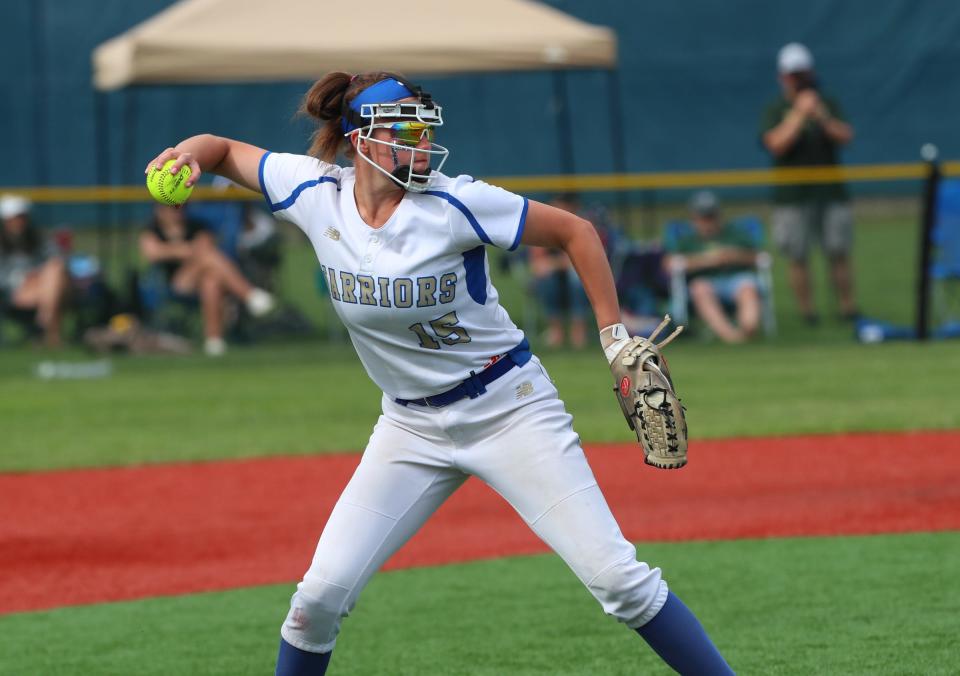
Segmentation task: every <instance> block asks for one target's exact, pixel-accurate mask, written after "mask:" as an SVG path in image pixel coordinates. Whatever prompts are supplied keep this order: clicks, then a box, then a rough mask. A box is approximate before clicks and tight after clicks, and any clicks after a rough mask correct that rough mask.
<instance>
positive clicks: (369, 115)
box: [344, 79, 450, 192]
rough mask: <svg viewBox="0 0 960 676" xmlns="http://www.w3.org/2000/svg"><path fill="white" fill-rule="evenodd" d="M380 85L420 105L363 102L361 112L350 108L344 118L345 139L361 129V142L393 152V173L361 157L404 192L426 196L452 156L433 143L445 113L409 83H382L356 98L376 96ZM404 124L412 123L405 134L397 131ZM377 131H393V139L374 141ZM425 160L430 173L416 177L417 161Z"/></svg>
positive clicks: (388, 81) (366, 157)
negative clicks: (417, 131) (424, 140)
mask: <svg viewBox="0 0 960 676" xmlns="http://www.w3.org/2000/svg"><path fill="white" fill-rule="evenodd" d="M381 85H385V87H389V88H390V89H391V91H390V92H389V93H390V94H392V95H394V96H397V95H399V96H402V97H403V98H407V97H408V96H409V97H413V96H416V97H418V98H419V99H420V101H419V102H396V101H394V102H387V103H382V102H376V103H364V102H362V101H360V102H359V103H360V109H359V111H357V109H356V108H353V107H352V106H351V107H350V109H349V111H348V114H347V115H345V116H344V128H345V129H344V130H345V132H346V133H345V134H344V135H345V136H349V135H350V134H351V133H353V131H354V130H357V129H359V138H361V139H363V140H364V141H366V142H368V143H376V144H379V145H382V146H387V147H388V148H390V151H391V154H392V156H393V163H394V169H393V171H392V172H391V171H388V170H387V169H385V168H383V167H381V166H380V165H379V164H377V163H376V162H374V161H373V160H372V159H371V158H370V157H368V156H367V155H364V154H363V153H358V154H359V155H360V157H362V158H363V159H364V160H365V161H366V162H367V163H368V164H370V165H371V166H373V167H375V168H376V169H377V170H378V171H380V172H381V173H383V174H385V175H386V176H389V177H390V179H391V180H393V181H394V182H395V183H397V184H398V185H399V186H400V187H402V188H404V189H405V190H409V191H411V192H424V191H425V190H427V189H428V188H429V184H430V177H431V174H432V171H438V172H439V171H440V169H441V167H443V164H444V163H445V162H446V161H447V156H448V155H449V154H450V151H449V150H447V149H446V148H444V147H443V146H441V145H438V144H436V143H434V142H433V133H434V129H435V128H436V127H440V126H442V125H443V110H442V108H441V107H440V106H438V105H436V104H435V103H434V102H433V101H432V99H431V97H430V95H429V94H427V93H424V92H421V91H420V89H419V88H418V87H412V86H411V85H409V84H408V83H399V82H397V81H396V80H393V79H390V80H382V81H381V82H378V83H377V84H375V85H372V86H370V87H368V88H367V89H366V90H364V91H363V92H361V93H360V94H359V95H358V97H357V98H358V99H363V98H367V97H365V96H364V95H367V96H376V92H375V91H371V90H375V88H379V87H380V86H381ZM356 103H358V101H356V100H355V101H354V104H356ZM403 123H410V125H409V126H407V127H406V129H403V130H402V131H401V130H399V129H396V128H395V125H397V124H403ZM415 125H416V126H415ZM417 126H419V136H417V138H416V140H415V141H414V139H413V138H412V134H413V133H414V132H415V131H416V129H417ZM411 127H412V128H411ZM375 129H389V130H391V135H390V138H389V139H378V138H374V136H373V132H374V130H375ZM424 137H426V139H427V140H428V141H429V145H427V146H425V147H424V144H423V139H424ZM422 157H426V159H427V160H428V165H427V169H426V172H425V173H417V172H415V171H414V168H413V166H414V164H415V162H416V161H417V159H419V158H422ZM401 160H404V161H403V162H402V161H401ZM434 161H436V166H435V167H431V166H430V165H432V164H433V163H434Z"/></svg>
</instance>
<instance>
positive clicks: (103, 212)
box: [93, 90, 110, 268]
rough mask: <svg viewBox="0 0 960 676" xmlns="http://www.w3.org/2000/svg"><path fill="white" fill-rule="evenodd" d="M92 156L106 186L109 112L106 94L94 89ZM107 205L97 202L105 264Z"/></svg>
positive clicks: (100, 253)
mask: <svg viewBox="0 0 960 676" xmlns="http://www.w3.org/2000/svg"><path fill="white" fill-rule="evenodd" d="M93 105H94V111H93V156H94V158H95V160H94V161H95V165H96V175H97V185H99V186H106V185H107V182H108V180H109V178H108V174H109V169H108V166H109V161H108V159H107V152H108V150H109V148H110V142H109V138H108V135H109V127H110V124H109V123H110V120H109V112H108V110H107V94H106V93H105V92H102V91H99V90H98V91H96V92H94V95H93ZM108 209H109V205H108V204H107V203H106V202H97V225H96V232H97V257H98V258H99V259H100V265H101V266H104V268H105V267H106V265H107V253H108V252H107V237H106V232H107V221H108V220H109V214H108V213H107V212H108Z"/></svg>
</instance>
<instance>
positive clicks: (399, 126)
mask: <svg viewBox="0 0 960 676" xmlns="http://www.w3.org/2000/svg"><path fill="white" fill-rule="evenodd" d="M386 127H387V129H389V130H390V133H391V134H392V135H393V140H394V141H395V142H396V143H402V144H403V145H405V146H415V145H418V144H419V143H420V141H421V140H423V139H424V138H426V139H427V140H428V141H429V142H430V143H433V135H434V128H433V125H430V124H424V123H423V122H394V123H393V124H388V125H386Z"/></svg>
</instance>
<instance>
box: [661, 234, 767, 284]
mask: <svg viewBox="0 0 960 676" xmlns="http://www.w3.org/2000/svg"><path fill="white" fill-rule="evenodd" d="M720 248H737V249H745V250H747V251H755V250H756V248H757V247H756V243H755V242H754V240H753V237H751V236H750V234H749V233H747V232H745V231H744V229H743V228H741V227H738V226H736V225H734V224H733V223H724V224H723V225H722V226H721V227H720V230H718V231H717V234H716V235H714V236H713V237H709V238H704V237H701V236H700V233H699V232H698V231H697V229H696V227H695V226H694V225H693V224H692V223H689V224H686V225H685V226H684V227H683V228H681V229H680V231H679V232H678V233H677V236H676V237H667V238H666V240H665V241H664V250H665V251H666V252H667V253H669V254H679V255H681V256H690V255H692V254H700V253H705V252H707V251H710V250H712V249H720ZM749 270H753V268H752V267H751V266H749V265H727V266H723V267H720V268H712V269H709V270H697V271H696V272H691V273H690V274H689V275H688V277H689V278H690V279H694V278H696V277H720V276H723V275H731V274H734V273H737V272H744V271H749Z"/></svg>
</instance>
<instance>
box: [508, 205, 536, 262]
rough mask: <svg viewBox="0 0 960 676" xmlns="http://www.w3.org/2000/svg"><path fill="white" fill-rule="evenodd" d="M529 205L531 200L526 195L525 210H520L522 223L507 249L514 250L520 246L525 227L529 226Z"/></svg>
mask: <svg viewBox="0 0 960 676" xmlns="http://www.w3.org/2000/svg"><path fill="white" fill-rule="evenodd" d="M529 206H530V201H529V200H528V199H527V198H526V197H524V198H523V211H521V212H520V225H518V226H517V236H516V237H514V238H513V244H511V245H510V248H509V249H507V251H513V250H514V249H516V248H517V247H518V246H520V238H521V237H523V229H524V228H525V227H527V207H529Z"/></svg>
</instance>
